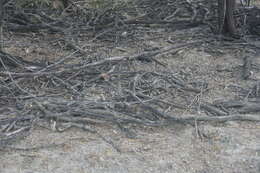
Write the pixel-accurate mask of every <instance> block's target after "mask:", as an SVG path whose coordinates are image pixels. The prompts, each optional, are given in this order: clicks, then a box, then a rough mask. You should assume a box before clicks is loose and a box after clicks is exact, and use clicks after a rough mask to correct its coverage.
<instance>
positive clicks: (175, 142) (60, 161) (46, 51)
mask: <svg viewBox="0 0 260 173" xmlns="http://www.w3.org/2000/svg"><path fill="white" fill-rule="evenodd" d="M161 32H165V31H164V30H162V31H158V32H157V33H161ZM177 32H178V31H177ZM177 32H175V33H165V34H159V35H160V39H158V38H156V39H150V40H149V41H145V42H144V43H140V44H142V46H146V47H148V48H153V47H165V46H168V45H169V43H167V42H166V40H167V39H168V38H169V36H173V35H176V34H177V35H178V33H177ZM179 34H180V33H179ZM151 35H152V34H151ZM151 35H147V38H150V37H151ZM161 35H162V36H161ZM180 35H181V34H180ZM43 37H44V36H43ZM144 37H145V36H144ZM51 39H53V40H55V36H52V38H51ZM17 40H18V42H20V43H21V44H19V43H17ZM39 40H41V42H40V41H39ZM45 41H46V40H45ZM47 41H48V40H47ZM14 43H15V44H14ZM6 44H7V47H8V48H7V49H6V50H7V51H8V52H12V53H13V54H17V55H20V56H22V57H26V58H27V59H33V58H34V57H37V58H38V60H42V59H49V58H50V57H51V59H58V57H60V56H61V55H62V52H60V51H59V50H57V49H54V48H53V47H51V46H52V45H51V44H48V42H44V41H42V38H40V39H38V40H35V39H34V38H33V39H31V38H30V37H26V36H24V35H20V36H19V35H16V36H14V37H10V36H8V39H7V40H6ZM259 44H260V43H259ZM121 48H123V49H124V50H127V52H126V54H131V53H133V52H138V51H140V50H138V45H135V43H133V44H132V45H128V44H126V45H121ZM121 48H120V49H121ZM110 53H111V54H113V55H117V54H122V51H120V50H119V49H118V48H115V49H113V50H111V51H110ZM160 61H163V62H164V63H166V64H168V66H169V68H170V69H177V68H178V69H181V70H182V71H183V72H184V73H185V72H186V73H191V74H192V75H193V76H192V77H193V79H194V80H201V81H204V80H205V81H207V82H208V83H209V88H211V91H210V92H209V93H207V94H205V95H203V96H201V99H203V100H207V101H209V102H211V101H214V100H218V99H221V98H234V97H235V96H234V93H231V92H230V90H228V89H227V86H229V85H231V84H237V85H242V86H250V85H251V84H252V81H241V76H240V71H239V67H240V66H241V65H242V60H241V58H239V50H232V51H228V52H226V53H224V55H221V56H214V55H210V54H208V53H206V52H204V51H202V50H198V49H192V50H187V51H184V52H182V51H180V52H177V53H176V54H170V55H167V56H166V55H165V56H163V57H160ZM254 61H255V62H257V63H259V62H260V57H255V58H254ZM147 66H151V65H149V64H148V65H147ZM151 68H152V67H151ZM219 69H224V71H222V72H219ZM253 78H255V79H258V80H259V79H260V74H259V72H256V73H254V74H253ZM184 113H185V112H184ZM198 114H200V112H198ZM96 128H97V130H98V132H99V133H100V134H102V136H103V137H104V138H105V139H102V138H101V137H100V136H98V135H96V134H91V133H89V132H85V131H82V130H81V129H71V130H69V131H66V132H63V133H58V132H54V131H51V130H47V129H45V128H41V127H38V126H36V127H34V128H33V130H32V132H31V134H30V135H29V136H28V137H26V138H25V139H24V140H21V141H19V142H17V143H15V144H14V145H13V146H12V147H14V148H13V149H1V150H0V173H47V172H48V173H145V172H147V173H167V172H169V173H259V172H260V124H259V123H249V122H243V123H241V122H227V123H224V124H206V123H205V124H204V123H201V124H198V127H197V128H195V127H193V126H190V125H179V124H175V125H172V126H169V127H164V128H150V127H149V128H148V127H140V126H139V127H136V126H131V127H130V129H131V130H132V131H133V133H135V134H136V137H135V138H128V137H126V134H124V133H123V132H122V131H120V130H119V129H118V128H117V127H114V126H102V127H100V126H99V127H96Z"/></svg>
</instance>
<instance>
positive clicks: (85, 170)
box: [0, 122, 260, 173]
mask: <svg viewBox="0 0 260 173" xmlns="http://www.w3.org/2000/svg"><path fill="white" fill-rule="evenodd" d="M259 125H260V124H258V125H255V124H250V123H243V124H241V123H236V122H230V123H226V124H222V125H217V126H213V125H200V126H199V127H198V130H196V129H195V128H194V127H191V126H181V125H177V124H176V125H173V126H171V127H166V128H141V127H139V128H135V129H134V132H135V133H136V138H135V139H129V138H127V137H125V135H124V134H122V133H121V131H120V130H118V129H116V128H113V127H100V128H99V132H100V133H101V134H102V135H103V136H105V137H106V139H107V140H109V141H112V142H113V145H114V146H116V147H117V148H118V149H119V150H120V151H117V150H116V149H115V148H114V147H113V146H112V145H111V144H110V143H108V142H107V140H106V141H104V140H103V139H101V138H99V137H98V136H97V135H95V134H89V133H87V132H83V131H81V130H78V129H72V130H70V131H67V132H64V133H57V132H50V131H49V130H45V129H42V128H36V129H35V130H34V131H33V133H32V134H31V135H30V136H29V137H27V138H26V139H25V140H23V141H21V142H19V143H18V144H16V146H15V147H17V148H20V149H19V150H18V149H16V150H9V151H1V152H0V154H1V155H0V163H1V164H0V170H1V173H46V172H50V173H64V172H66V173H99V172H100V173H128V172H131V173H144V172H147V173H148V172H155V173H156V172H162V173H166V172H169V173H170V172H171V173H172V172H178V173H221V172H224V173H258V172H260V126H259ZM198 132H199V133H198ZM54 144H55V145H54ZM25 148H27V150H22V149H25ZM30 148H31V149H30ZM33 148H34V149H33Z"/></svg>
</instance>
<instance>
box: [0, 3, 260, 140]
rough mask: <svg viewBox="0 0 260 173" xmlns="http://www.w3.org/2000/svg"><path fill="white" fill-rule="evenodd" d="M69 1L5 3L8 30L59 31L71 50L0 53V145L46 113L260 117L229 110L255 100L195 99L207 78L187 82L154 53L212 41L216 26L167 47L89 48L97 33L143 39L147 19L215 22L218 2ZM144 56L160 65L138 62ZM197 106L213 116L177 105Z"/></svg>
mask: <svg viewBox="0 0 260 173" xmlns="http://www.w3.org/2000/svg"><path fill="white" fill-rule="evenodd" d="M41 2H43V1H41ZM46 2H47V1H46ZM69 2H70V3H69V5H67V7H65V8H61V9H60V11H57V10H52V9H50V8H47V7H46V6H45V5H49V3H46V4H45V5H44V4H43V5H42V6H41V8H42V9H41V10H39V9H34V8H25V7H24V6H25V4H22V6H23V7H24V8H23V9H21V8H18V7H15V6H14V5H13V4H12V1H10V2H9V3H8V4H6V13H7V15H6V20H5V25H4V26H5V30H6V31H12V32H36V33H49V34H53V33H55V34H58V35H59V36H60V39H59V40H58V42H59V43H61V44H62V48H63V49H66V50H67V51H70V52H69V53H67V55H66V56H64V57H62V58H60V59H59V60H57V61H55V62H51V63H49V62H45V63H43V62H37V63H36V62H28V61H25V60H24V59H22V58H19V57H15V56H12V55H10V54H7V53H4V52H2V53H1V72H0V82H1V85H0V91H1V92H0V97H1V100H0V145H4V144H8V143H9V142H11V141H12V140H13V139H16V137H17V136H23V135H26V134H28V132H29V131H30V129H31V128H32V126H33V125H37V124H41V122H42V121H46V120H47V121H49V120H51V121H52V122H55V123H54V124H55V126H54V127H55V130H58V131H63V130H65V129H67V128H69V127H72V126H75V127H80V128H84V127H85V125H88V124H105V123H112V124H117V125H119V126H125V125H127V124H141V125H146V126H163V125H169V124H171V123H176V122H179V123H193V122H194V121H195V120H196V121H227V120H248V121H260V118H259V117H254V116H246V115H244V116H242V115H240V114H239V115H232V116H231V115H230V114H231V113H232V111H233V110H234V109H236V110H237V111H236V112H237V113H249V112H259V111H260V109H259V106H258V105H259V102H256V103H253V102H247V103H245V102H240V101H235V102H233V104H231V103H232V102H228V103H226V102H221V103H220V102H219V103H208V102H201V101H200V100H199V99H198V100H196V99H194V98H199V95H200V94H202V93H204V92H207V91H208V90H209V88H207V85H206V83H202V84H201V83H200V82H190V81H192V80H191V79H190V78H189V77H188V76H189V75H185V74H183V73H181V71H178V69H176V70H175V71H174V70H172V69H167V68H165V64H163V63H161V62H160V61H158V60H157V58H158V57H160V56H162V55H164V54H167V53H173V54H174V53H176V52H178V51H180V50H183V49H187V48H194V47H198V46H202V47H203V46H204V47H207V46H209V44H210V43H211V44H212V45H211V46H214V45H213V44H215V43H213V42H212V39H213V40H214V39H215V38H214V36H213V34H212V35H211V38H209V39H210V40H209V39H205V36H204V38H203V39H202V37H201V35H200V34H198V33H197V34H196V36H191V37H190V38H188V39H186V40H185V39H184V40H183V41H181V40H180V41H179V42H176V43H174V44H173V45H172V46H169V47H163V48H160V49H151V50H144V51H143V52H139V53H136V54H129V55H122V56H106V55H104V54H97V52H96V49H95V48H93V49H91V48H90V49H89V48H88V47H89V45H90V44H91V43H93V42H95V41H98V40H106V41H107V40H108V41H111V40H112V41H113V44H114V46H116V44H118V43H119V42H120V41H121V40H123V39H125V38H126V37H127V38H128V39H130V40H135V41H136V40H138V39H140V40H141V39H143V38H144V36H142V35H141V34H142V32H137V31H138V27H140V28H141V30H142V29H143V30H145V27H147V25H148V26H151V25H164V26H166V27H168V28H169V27H170V28H171V29H172V30H180V29H187V28H193V27H196V26H200V27H202V28H203V27H204V29H205V28H206V27H208V26H213V25H214V21H215V16H216V14H215V10H214V9H215V6H216V4H215V3H213V2H211V1H205V2H203V3H202V2H198V1H192V2H190V1H183V0H168V1H161V0H142V1H137V2H135V1H131V2H128V1H116V2H115V1H111V2H114V4H113V5H111V4H110V5H109V6H108V5H107V3H105V1H93V2H95V3H92V4H91V3H89V4H87V3H86V2H82V1H69ZM107 2H110V1H107ZM45 7H46V8H45ZM140 28H139V29H140ZM209 28H210V27H209ZM211 28H213V27H211ZM208 31H209V29H207V30H206V31H205V33H206V32H207V33H208ZM140 33H141V34H140ZM82 35H84V36H85V37H88V38H89V40H88V44H85V45H82V44H81V40H80V38H81V37H82ZM191 35H192V34H191ZM169 42H171V41H170V40H169ZM241 45H242V44H241ZM247 45H248V46H249V47H250V48H252V45H251V44H247ZM243 46H244V45H243ZM93 52H94V53H93ZM3 57H5V58H3ZM144 63H148V64H149V63H150V66H154V65H158V66H163V67H164V68H163V69H157V70H155V69H150V70H146V69H137V68H136V66H142V64H144ZM248 94H249V95H250V97H251V98H258V97H259V94H260V92H259V86H258V84H257V85H256V86H255V87H252V88H251V89H243V96H246V95H248ZM237 108H238V109H237ZM198 109H200V110H202V111H204V112H205V113H207V114H208V115H211V116H206V115H205V116H183V115H182V116H181V113H187V112H189V113H196V112H197V110H198ZM179 113H180V114H179ZM89 130H91V129H89Z"/></svg>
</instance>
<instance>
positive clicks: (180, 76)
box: [0, 24, 260, 173]
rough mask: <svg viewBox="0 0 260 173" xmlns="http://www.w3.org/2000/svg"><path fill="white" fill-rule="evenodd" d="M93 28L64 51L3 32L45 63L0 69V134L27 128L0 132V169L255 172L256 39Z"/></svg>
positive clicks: (189, 30) (157, 28) (258, 145)
mask: <svg viewBox="0 0 260 173" xmlns="http://www.w3.org/2000/svg"><path fill="white" fill-rule="evenodd" d="M105 31H106V32H107V34H103V35H102V34H101V35H102V37H100V38H97V37H96V38H95V39H93V37H91V32H89V33H86V32H83V33H80V34H79V35H77V37H75V38H77V40H76V41H75V40H74V41H75V42H72V43H75V44H74V46H75V45H77V46H78V47H76V50H75V47H71V45H69V42H66V41H64V39H66V38H67V37H63V36H64V35H63V34H61V35H59V34H53V33H52V34H50V33H48V34H45V33H37V34H34V35H33V37H32V36H31V35H30V34H22V35H21V34H17V33H8V35H5V46H6V47H5V50H6V51H7V52H8V53H10V54H11V55H15V56H21V57H24V58H25V59H26V60H34V61H38V62H40V63H43V64H46V66H47V69H48V70H46V69H45V68H46V66H45V67H44V68H43V69H40V70H39V71H40V72H42V71H41V70H43V72H46V73H40V75H39V74H37V72H39V71H31V72H30V73H29V74H27V73H28V71H25V72H27V73H25V72H24V71H13V72H14V73H13V76H14V77H15V78H14V79H13V81H12V80H11V79H9V76H7V75H6V73H3V74H5V75H3V77H1V80H3V81H4V82H6V83H7V84H8V85H3V86H8V87H9V86H11V87H9V89H10V91H11V92H10V91H9V90H8V91H7V89H6V88H8V87H2V86H1V89H2V90H3V92H2V93H4V92H6V93H8V94H7V95H1V101H0V104H1V107H2V108H3V109H1V110H0V111H1V114H0V115H1V117H0V118H1V119H0V127H1V128H0V130H1V132H2V131H3V132H6V134H7V135H9V136H12V133H14V134H15V132H16V130H17V129H18V130H19V129H21V127H23V126H24V127H27V129H26V132H27V133H26V134H25V138H24V139H22V140H17V141H9V140H8V139H6V138H5V137H6V136H5V134H4V133H3V138H2V136H1V135H2V133H1V134H0V139H1V141H0V145H1V148H0V173H16V172H21V173H30V172H36V173H43V172H55V173H59V172H73V173H74V172H84V173H87V172H93V173H94V172H95V173H96V172H126V173H127V172H140V173H141V172H178V173H179V172H180V173H181V172H183V173H186V172H191V173H208V172H212V173H220V172H225V173H240V172H241V173H244V172H251V173H258V172H260V135H259V134H260V133H259V132H260V124H259V103H260V102H259V94H260V93H259V82H258V81H259V78H260V60H259V59H260V55H259V47H260V41H259V39H258V38H256V37H255V36H252V35H249V36H245V38H244V40H243V39H241V40H233V39H230V38H220V36H216V35H215V34H214V33H212V31H211V30H210V29H209V27H208V26H205V25H198V26H197V27H194V26H190V27H186V28H184V29H176V28H174V27H173V26H171V27H169V26H168V27H167V26H164V25H158V24H151V25H147V24H146V25H137V26H134V27H133V26H131V27H130V26H129V28H121V29H118V30H113V31H112V32H109V31H107V30H105ZM99 34H100V33H99ZM72 40H73V39H72ZM70 41H71V40H70ZM64 42H65V43H64ZM179 45H182V46H180V47H177V48H176V47H174V48H171V49H168V50H167V51H165V48H169V47H172V46H179ZM77 48H80V49H77ZM134 55H140V56H134ZM246 56H248V57H250V58H251V60H252V63H251V68H250V76H249V77H248V78H247V79H244V77H243V74H244V69H245V68H244V64H245V57H246ZM118 57H119V58H118ZM63 58H68V59H69V61H67V62H65V63H64V64H63V63H61V62H60V61H59V60H61V59H63ZM113 58H114V59H113ZM116 58H117V59H116ZM120 58H121V59H120ZM111 59H112V60H111ZM118 59H119V60H118ZM52 63H54V65H53V64H52ZM95 63H97V64H95ZM93 64H94V65H93ZM44 69H45V71H44ZM16 72H17V73H16ZM23 72H24V73H23ZM1 74H2V73H1ZM28 76H29V77H28ZM14 81H17V84H19V85H18V86H20V87H21V88H22V89H25V90H26V91H27V93H26V92H24V91H21V89H20V88H18V87H17V85H15V84H14ZM6 83H4V84H6ZM14 103H15V104H14ZM149 106H150V107H149ZM152 108H153V109H152ZM237 115H238V117H237ZM233 116H235V117H237V119H236V120H239V121H227V120H228V119H229V118H230V117H231V118H232V117H233ZM10 117H12V118H14V121H15V123H10V122H8V121H7V120H6V119H7V118H10ZM23 117H25V118H26V119H22V118H23ZM189 117H192V118H191V119H185V118H189ZM205 117H206V118H208V119H210V121H208V120H205V119H203V118H205ZM243 117H244V119H243ZM252 117H253V120H255V121H253V120H252ZM15 118H18V119H15ZM19 118H20V119H19ZM178 118H179V119H178ZM200 118H202V119H200ZM214 118H215V119H214ZM221 118H226V120H224V121H225V122H221ZM184 119H185V121H184ZM178 120H182V121H178ZM240 120H251V121H252V122H248V121H246V122H241V121H240ZM226 121H227V122H226ZM154 126H157V127H154ZM66 127H68V129H67V130H64V131H62V129H63V128H64V129H66ZM69 127H71V128H69Z"/></svg>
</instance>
